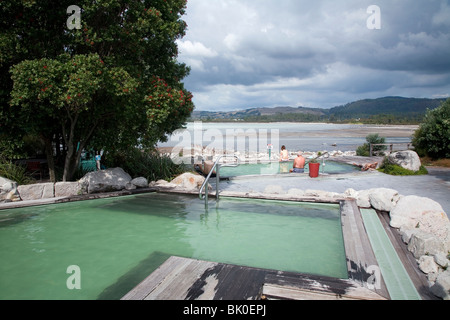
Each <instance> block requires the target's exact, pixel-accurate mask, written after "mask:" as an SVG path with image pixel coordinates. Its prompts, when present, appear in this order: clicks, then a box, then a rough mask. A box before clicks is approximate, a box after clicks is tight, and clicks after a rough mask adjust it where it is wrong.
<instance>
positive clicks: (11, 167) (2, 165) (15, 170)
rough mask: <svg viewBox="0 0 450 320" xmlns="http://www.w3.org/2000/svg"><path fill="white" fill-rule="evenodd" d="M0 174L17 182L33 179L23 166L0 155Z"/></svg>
mask: <svg viewBox="0 0 450 320" xmlns="http://www.w3.org/2000/svg"><path fill="white" fill-rule="evenodd" d="M0 176H2V177H5V178H7V179H9V180H12V181H15V182H17V184H19V185H21V184H29V183H32V182H33V181H34V179H33V178H32V177H31V175H30V174H29V173H28V172H27V170H26V168H25V167H24V166H20V165H17V164H14V163H13V162H12V161H9V160H5V159H2V158H1V157H0Z"/></svg>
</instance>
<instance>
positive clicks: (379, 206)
mask: <svg viewBox="0 0 450 320" xmlns="http://www.w3.org/2000/svg"><path fill="white" fill-rule="evenodd" d="M399 198H400V195H399V194H398V192H397V191H396V190H393V189H388V188H376V189H372V191H371V192H370V193H369V201H370V205H371V206H372V207H373V208H374V209H376V210H380V211H387V212H389V211H391V209H392V208H393V207H394V206H395V204H396V203H397V201H398V200H399Z"/></svg>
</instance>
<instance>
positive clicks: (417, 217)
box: [389, 195, 450, 242]
mask: <svg viewBox="0 0 450 320" xmlns="http://www.w3.org/2000/svg"><path fill="white" fill-rule="evenodd" d="M389 214H390V225H391V227H393V228H403V229H416V228H417V229H420V230H423V231H425V232H428V233H431V234H433V235H435V236H436V237H438V238H439V239H441V240H443V241H445V242H447V241H449V240H450V221H449V219H448V217H447V214H446V213H445V212H444V210H443V209H442V206H441V205H440V204H439V203H437V202H436V201H434V200H432V199H429V198H425V197H419V196H414V195H410V196H403V197H401V198H400V200H398V202H397V204H396V205H395V207H394V208H393V209H392V210H391V211H390V213H389Z"/></svg>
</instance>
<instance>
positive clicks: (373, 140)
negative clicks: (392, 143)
mask: <svg viewBox="0 0 450 320" xmlns="http://www.w3.org/2000/svg"><path fill="white" fill-rule="evenodd" d="M366 141H367V143H364V144H363V145H362V146H359V147H358V148H357V149H356V155H357V156H363V157H368V156H369V155H370V154H369V153H370V144H378V143H386V140H385V138H384V137H380V136H379V135H378V133H373V134H369V135H367V136H366ZM384 150H386V146H373V149H372V152H382V151H384Z"/></svg>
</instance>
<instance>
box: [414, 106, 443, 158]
mask: <svg viewBox="0 0 450 320" xmlns="http://www.w3.org/2000/svg"><path fill="white" fill-rule="evenodd" d="M412 144H413V146H414V148H415V149H416V151H417V152H418V153H419V154H420V155H428V156H430V157H431V158H433V159H439V158H450V99H448V100H447V101H445V102H443V103H442V104H441V105H440V106H439V107H438V108H436V109H433V110H428V111H427V113H426V115H425V119H424V121H423V122H422V123H421V124H420V126H419V129H417V130H416V132H415V133H414V137H413V140H412Z"/></svg>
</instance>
